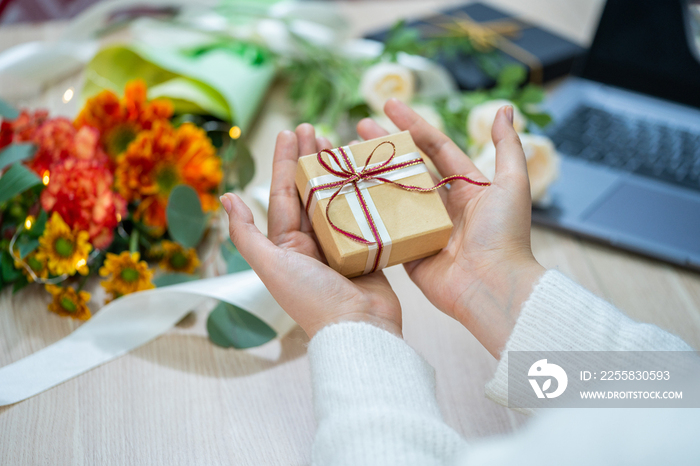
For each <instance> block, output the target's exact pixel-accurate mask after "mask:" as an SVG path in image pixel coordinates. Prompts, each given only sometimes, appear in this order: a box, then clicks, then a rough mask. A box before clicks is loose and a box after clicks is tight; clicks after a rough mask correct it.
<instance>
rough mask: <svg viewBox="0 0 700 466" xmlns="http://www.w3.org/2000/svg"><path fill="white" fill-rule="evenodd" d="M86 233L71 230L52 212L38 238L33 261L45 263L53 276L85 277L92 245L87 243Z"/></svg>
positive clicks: (87, 234) (87, 236)
mask: <svg viewBox="0 0 700 466" xmlns="http://www.w3.org/2000/svg"><path fill="white" fill-rule="evenodd" d="M89 239H90V234H89V233H88V232H87V231H80V230H77V229H71V228H70V227H69V226H68V225H67V224H66V222H64V221H63V219H62V218H61V216H60V215H59V214H58V213H56V212H54V213H53V215H51V218H50V219H49V221H48V222H46V229H45V230H44V234H43V235H41V238H39V248H38V250H37V252H36V257H35V259H36V260H37V261H39V262H45V263H46V265H47V268H48V269H49V272H51V273H52V274H54V275H63V274H64V273H65V274H68V275H75V272H76V271H77V272H79V273H80V274H82V275H87V273H88V272H89V269H88V267H87V260H88V254H90V251H91V250H92V245H91V244H90V243H89V242H88V241H89Z"/></svg>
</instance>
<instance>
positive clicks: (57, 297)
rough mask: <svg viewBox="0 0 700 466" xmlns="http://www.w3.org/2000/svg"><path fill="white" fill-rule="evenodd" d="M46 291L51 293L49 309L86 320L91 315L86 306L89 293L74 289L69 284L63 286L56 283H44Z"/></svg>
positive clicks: (61, 314)
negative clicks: (51, 299) (51, 298)
mask: <svg viewBox="0 0 700 466" xmlns="http://www.w3.org/2000/svg"><path fill="white" fill-rule="evenodd" d="M46 291H48V292H49V293H51V294H52V295H53V301H51V303H49V311H51V312H55V313H56V314H58V315H59V316H63V317H66V316H68V317H72V318H74V319H80V320H88V319H89V318H90V316H91V315H92V314H90V308H88V307H87V302H88V301H90V293H88V292H87V291H75V290H74V289H73V288H71V287H69V286H66V287H65V288H64V287H61V286H56V285H46Z"/></svg>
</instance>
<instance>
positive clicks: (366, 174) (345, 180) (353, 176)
mask: <svg viewBox="0 0 700 466" xmlns="http://www.w3.org/2000/svg"><path fill="white" fill-rule="evenodd" d="M384 144H390V145H391V147H392V153H391V157H389V158H388V159H387V160H386V161H384V162H382V163H380V164H379V165H377V166H376V167H373V168H369V166H370V161H371V160H372V156H373V155H374V153H375V152H376V151H377V149H379V148H380V147H381V146H382V145H384ZM338 151H339V152H340V155H341V156H342V158H343V161H344V162H345V164H344V165H343V164H342V163H340V160H339V159H338V156H337V155H336V154H335V153H334V152H333V151H331V150H329V149H323V150H322V151H320V152H319V153H318V154H316V158H317V159H318V163H319V164H321V166H322V167H323V168H324V169H325V170H326V171H327V172H328V173H331V174H332V175H335V176H337V177H338V178H341V179H340V180H338V181H333V182H330V183H325V184H321V185H318V186H314V187H313V188H311V190H310V191H309V196H308V198H307V200H306V214H307V215H308V214H309V206H310V205H311V199H313V196H314V194H315V193H316V192H318V191H324V190H327V189H333V188H338V189H337V190H336V191H335V192H334V193H333V195H332V196H331V197H330V199H329V201H328V204H326V219H327V220H328V224H329V225H330V226H331V228H333V229H334V230H335V231H337V232H338V233H340V234H342V235H343V236H345V237H347V238H350V239H351V240H353V241H357V242H358V243H362V244H366V245H370V244H377V255H376V258H375V260H374V266H373V267H372V270H371V272H374V271H376V270H377V267H378V265H379V260H380V258H381V256H382V250H383V249H384V245H383V243H382V239H381V237H380V235H379V231H378V230H377V225H376V223H375V221H374V219H373V218H372V214H371V213H370V211H369V208H368V207H367V202H366V201H365V198H364V197H363V195H362V192H361V191H360V188H359V187H358V186H357V183H358V182H360V181H363V180H377V181H381V182H382V183H389V184H392V185H394V186H396V187H398V188H401V189H404V190H406V191H416V192H420V193H427V192H431V191H434V190H436V189H439V188H441V187H443V186H445V185H446V184H448V183H450V182H451V181H455V180H462V181H466V182H467V183H471V184H474V185H477V186H489V185H490V184H491V183H489V182H482V181H474V180H472V179H471V178H468V177H466V176H462V175H453V176H448V177H447V178H443V179H442V180H440V182H438V183H437V184H436V185H435V186H433V187H432V188H421V187H420V186H412V185H406V184H402V183H397V182H396V181H391V180H389V179H386V178H383V177H382V176H381V175H383V174H384V173H388V172H392V171H396V170H400V169H402V168H406V167H411V166H414V165H418V164H421V163H425V162H424V161H423V159H422V158H417V159H413V160H408V161H406V162H401V163H394V164H392V163H391V162H392V161H393V160H394V157H395V156H396V146H395V145H394V143H393V142H391V141H383V142H381V143H379V144H378V145H377V147H375V148H374V149H373V150H372V152H371V153H370V154H369V157H367V161H366V162H365V165H364V167H362V169H361V170H360V171H359V172H358V171H357V170H356V169H355V165H354V164H353V163H352V162H351V160H350V157H348V154H347V153H346V152H345V150H344V149H343V148H342V147H340V148H338ZM324 152H325V153H326V154H328V156H329V157H331V158H332V159H333V161H334V162H335V163H336V165H337V166H338V167H340V169H339V170H336V169H334V168H333V167H331V166H330V165H329V164H327V163H326V161H325V160H323V153H324ZM346 167H347V168H346ZM348 184H352V185H353V188H354V189H355V194H356V195H357V199H358V200H359V202H360V206H361V207H362V212H363V213H364V215H365V219H366V220H367V224H368V225H369V227H370V230H371V231H372V236H373V237H374V239H375V241H368V240H366V239H365V238H363V237H361V236H358V235H356V234H354V233H351V232H349V231H347V230H344V229H342V228H340V227H338V226H337V225H336V224H335V223H333V221H332V220H331V217H330V214H329V212H330V207H331V204H332V203H333V200H334V199H335V198H336V197H337V196H338V194H340V191H341V190H342V189H343V188H344V187H345V186H346V185H348ZM371 272H370V273H371Z"/></svg>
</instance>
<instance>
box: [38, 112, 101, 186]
mask: <svg viewBox="0 0 700 466" xmlns="http://www.w3.org/2000/svg"><path fill="white" fill-rule="evenodd" d="M33 141H34V143H35V144H36V145H37V151H36V154H34V158H33V159H32V161H31V162H30V167H31V168H32V170H34V171H35V172H36V173H37V174H38V175H39V176H43V175H44V172H45V171H46V170H51V166H52V165H53V164H54V163H56V162H61V161H63V160H66V159H68V158H78V159H83V160H90V159H94V160H97V161H98V162H101V163H106V162H107V155H106V154H105V153H104V151H103V150H102V148H101V147H100V145H99V141H100V134H99V132H98V131H97V130H95V129H93V128H88V127H84V128H81V129H80V130H76V129H75V127H74V126H73V124H72V123H71V121H70V120H68V119H67V118H63V117H59V118H52V119H51V120H48V121H46V122H45V123H44V124H43V125H41V127H39V129H38V130H37V131H36V133H35V134H34V137H33ZM52 176H53V175H52Z"/></svg>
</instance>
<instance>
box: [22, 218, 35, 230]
mask: <svg viewBox="0 0 700 466" xmlns="http://www.w3.org/2000/svg"><path fill="white" fill-rule="evenodd" d="M33 224H34V217H32V216H31V215H27V219H26V220H25V221H24V228H26V229H27V230H31V229H32V225H33Z"/></svg>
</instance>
